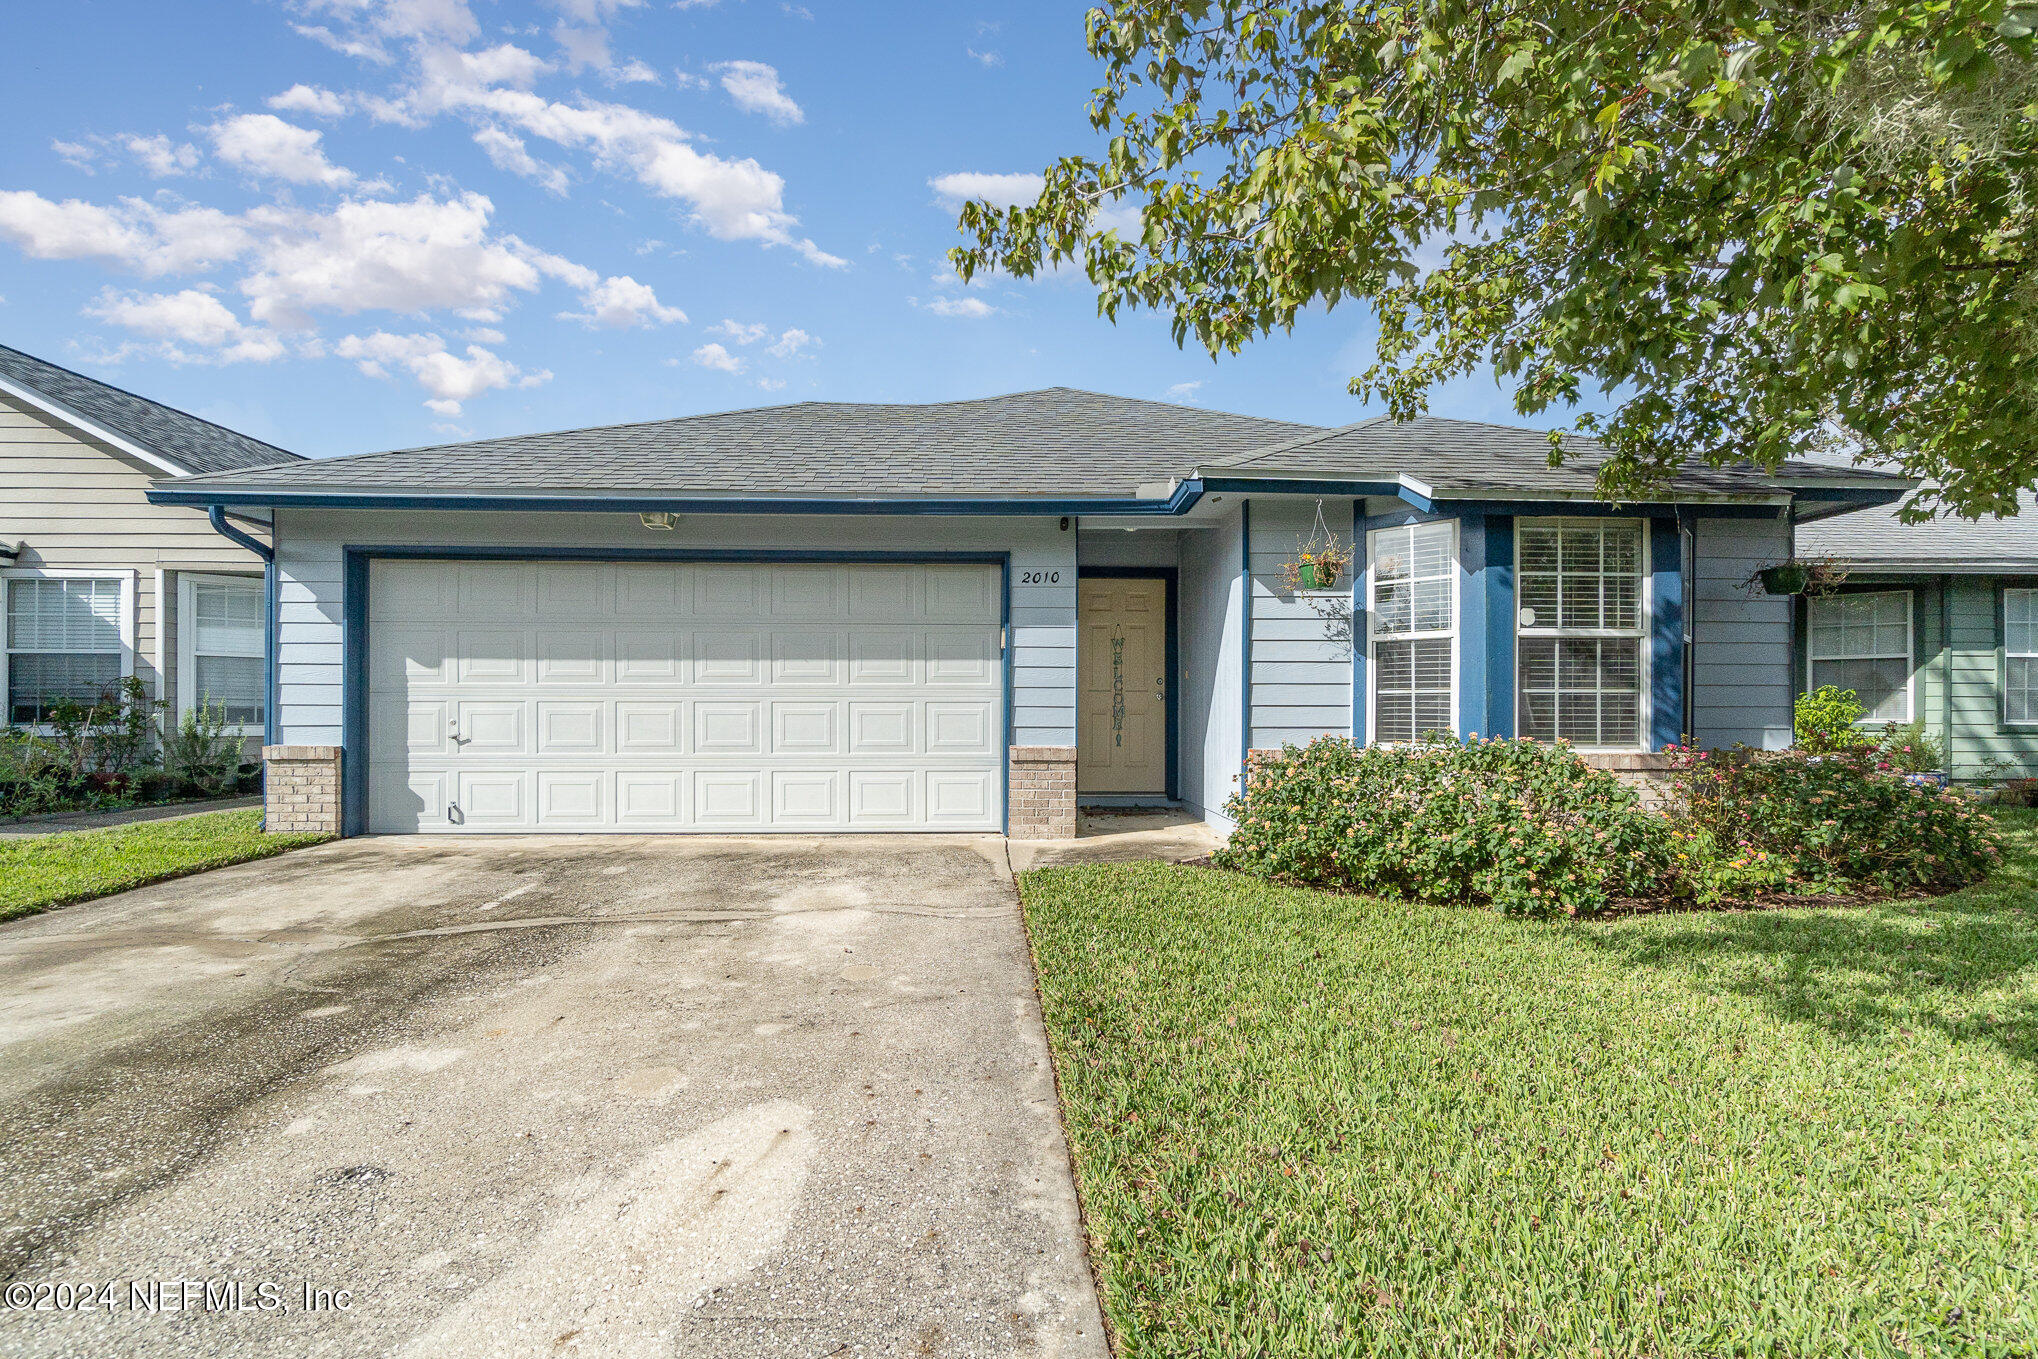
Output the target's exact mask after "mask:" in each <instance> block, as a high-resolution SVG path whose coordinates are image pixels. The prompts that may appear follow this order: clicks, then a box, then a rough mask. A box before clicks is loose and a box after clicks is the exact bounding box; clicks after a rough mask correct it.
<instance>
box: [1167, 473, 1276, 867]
mask: <svg viewBox="0 0 2038 1359" xmlns="http://www.w3.org/2000/svg"><path fill="white" fill-rule="evenodd" d="M1181 538H1182V545H1181V581H1180V587H1179V590H1178V593H1177V599H1176V605H1177V609H1178V614H1177V618H1176V633H1177V637H1178V640H1179V643H1180V646H1179V651H1180V664H1181V674H1180V676H1179V677H1178V678H1177V681H1176V682H1177V684H1178V686H1179V694H1180V703H1179V709H1180V728H1179V732H1178V736H1179V740H1180V748H1179V756H1178V758H1179V762H1180V763H1179V770H1178V772H1179V776H1180V794H1181V799H1182V802H1183V803H1184V804H1185V805H1187V806H1188V807H1189V809H1190V810H1192V811H1195V812H1197V813H1199V814H1200V815H1202V817H1203V818H1204V819H1205V820H1206V821H1210V822H1212V823H1214V824H1217V825H1220V826H1225V827H1229V826H1230V824H1231V823H1230V822H1229V821H1228V820H1226V819H1225V817H1224V803H1225V800H1226V799H1227V798H1229V797H1230V796H1231V795H1232V793H1234V792H1236V791H1237V788H1238V753H1239V744H1240V742H1239V707H1240V702H1241V695H1240V692H1239V681H1240V678H1241V676H1242V674H1243V664H1244V656H1243V654H1242V646H1243V642H1244V626H1243V624H1244V615H1245V610H1244V606H1243V594H1242V592H1241V591H1240V589H1239V570H1238V563H1239V557H1240V555H1241V553H1242V552H1243V551H1244V546H1243V544H1242V543H1241V542H1240V523H1239V512H1238V510H1237V509H1236V508H1233V509H1230V510H1229V511H1228V513H1226V514H1225V515H1224V516H1223V517H1222V518H1220V519H1219V520H1218V521H1217V523H1216V524H1215V525H1213V526H1212V527H1210V528H1204V529H1196V530H1193V531H1191V530H1184V531H1183V533H1182V535H1181ZM1262 645H1263V646H1264V645H1265V644H1262ZM1257 657H1258V652H1257V650H1256V651H1255V659H1256V660H1257Z"/></svg>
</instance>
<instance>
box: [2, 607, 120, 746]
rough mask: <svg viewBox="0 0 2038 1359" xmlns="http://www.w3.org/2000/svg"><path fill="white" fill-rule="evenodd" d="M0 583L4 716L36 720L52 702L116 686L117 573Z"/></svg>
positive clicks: (83, 699)
mask: <svg viewBox="0 0 2038 1359" xmlns="http://www.w3.org/2000/svg"><path fill="white" fill-rule="evenodd" d="M6 588H7V720H8V721H10V722H16V723H35V722H41V721H43V720H44V719H45V717H46V716H47V715H48V711H49V708H50V707H51V705H52V704H55V703H58V702H61V701H64V700H67V699H68V700H73V701H76V702H80V703H91V702H94V701H96V700H98V699H99V698H101V697H103V696H105V695H106V694H108V693H110V692H112V690H113V689H114V688H115V687H116V686H118V685H119V683H120V677H121V671H122V669H123V664H122V657H123V647H122V642H121V627H120V611H121V601H122V597H123V591H122V588H121V582H120V581H119V580H118V579H114V578H110V577H96V578H82V577H80V578H53V577H33V578H20V579H15V580H10V581H8V582H7V587H6Z"/></svg>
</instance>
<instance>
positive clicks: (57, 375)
mask: <svg viewBox="0 0 2038 1359" xmlns="http://www.w3.org/2000/svg"><path fill="white" fill-rule="evenodd" d="M0 377H5V378H8V379H10V380H12V381H14V382H16V383H19V384H20V385H21V386H23V387H27V388H29V389H30V390H31V391H34V392H37V393H39V394H40V395H42V396H43V397H45V398H47V399H48V400H50V401H53V402H55V403H56V404H58V405H60V406H63V407H65V408H66V409H68V410H71V411H74V412H76V413H77V414H79V415H82V416H84V417H85V418H86V419H87V420H91V421H93V422H95V423H97V424H100V425H103V426H105V427H106V428H107V429H110V430H112V431H113V432H114V433H115V434H119V435H121V436H123V437H125V438H128V439H131V440H133V441H134V442H135V443H137V444H139V445H141V446H142V447H143V448H146V449H148V450H149V451H150V452H151V453H154V454H156V455H157V456H158V457H160V458H162V459H164V460H165V461H166V462H171V463H175V464H176V465H177V466H178V467H181V468H183V469H185V470H186V471H187V472H194V473H205V472H229V471H235V470H240V469H245V468H251V467H266V466H269V465H271V464H274V463H285V462H302V461H303V459H302V458H300V457H298V455H297V454H295V453H290V452H286V451H285V450H283V449H280V448H277V447H276V446H275V445H274V444H265V443H263V442H262V441H261V440H260V439H251V438H249V437H248V436H247V435H245V434H242V433H240V432H238V431H236V430H231V429H228V428H226V427H225V426H224V425H215V424H213V423H212V422H211V421H210V420H201V419H199V418H198V417H197V416H195V415H188V414H186V413H185V412H183V411H180V410H176V409H174V408H172V407H170V406H165V405H163V404H162V403H161V402H159V401H151V400H149V399H148V398H147V397H142V396H136V395H135V394H134V393H133V392H124V391H122V390H121V389H120V388H118V387H111V386H108V385H107V384H106V383H104V382H99V381H96V380H94V379H92V378H88V377H86V376H85V375H84V374H82V373H74V372H72V371H71V370H70V369H68V368H59V367H58V366H57V365H55V364H54V363H48V362H45V361H44V360H42V359H39V358H36V357H35V356H34V355H33V354H24V353H22V352H21V351H20V350H18V349H9V348H8V347H7V346H6V345H0Z"/></svg>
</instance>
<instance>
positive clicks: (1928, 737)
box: [1876, 717, 1946, 774]
mask: <svg viewBox="0 0 2038 1359" xmlns="http://www.w3.org/2000/svg"><path fill="white" fill-rule="evenodd" d="M1876 753H1877V754H1878V755H1879V756H1881V758H1882V762H1883V763H1884V764H1886V765H1888V766H1889V767H1890V768H1891V769H1894V770H1896V771H1897V772H1898V773H1899V774H1923V773H1926V772H1928V771H1930V770H1935V769H1944V768H1945V767H1946V748H1945V747H1944V746H1943V745H1941V744H1940V743H1939V738H1938V737H1936V736H1934V735H1932V733H1931V732H1929V731H1927V730H1926V729H1925V719H1924V718H1922V717H1921V718H1919V719H1918V720H1917V721H1915V722H1912V723H1909V724H1908V725H1901V724H1898V723H1895V722H1891V723H1890V724H1888V725H1887V726H1885V727H1884V728H1883V729H1882V736H1881V738H1880V739H1879V740H1878V741H1877V743H1876Z"/></svg>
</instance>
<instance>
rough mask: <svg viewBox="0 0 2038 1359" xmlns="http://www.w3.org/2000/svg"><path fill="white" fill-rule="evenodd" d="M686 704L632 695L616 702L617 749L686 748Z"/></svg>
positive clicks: (652, 752) (655, 750) (638, 752)
mask: <svg viewBox="0 0 2038 1359" xmlns="http://www.w3.org/2000/svg"><path fill="white" fill-rule="evenodd" d="M685 733H686V705H685V704H683V703H679V702H676V701H667V702H657V701H653V700H649V699H641V700H640V699H631V700H626V701H622V702H618V703H617V704H616V750H617V752H618V753H619V754H624V755H666V754H675V755H676V754H678V753H679V752H680V751H681V750H683V749H684V748H685V740H684V736H685Z"/></svg>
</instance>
